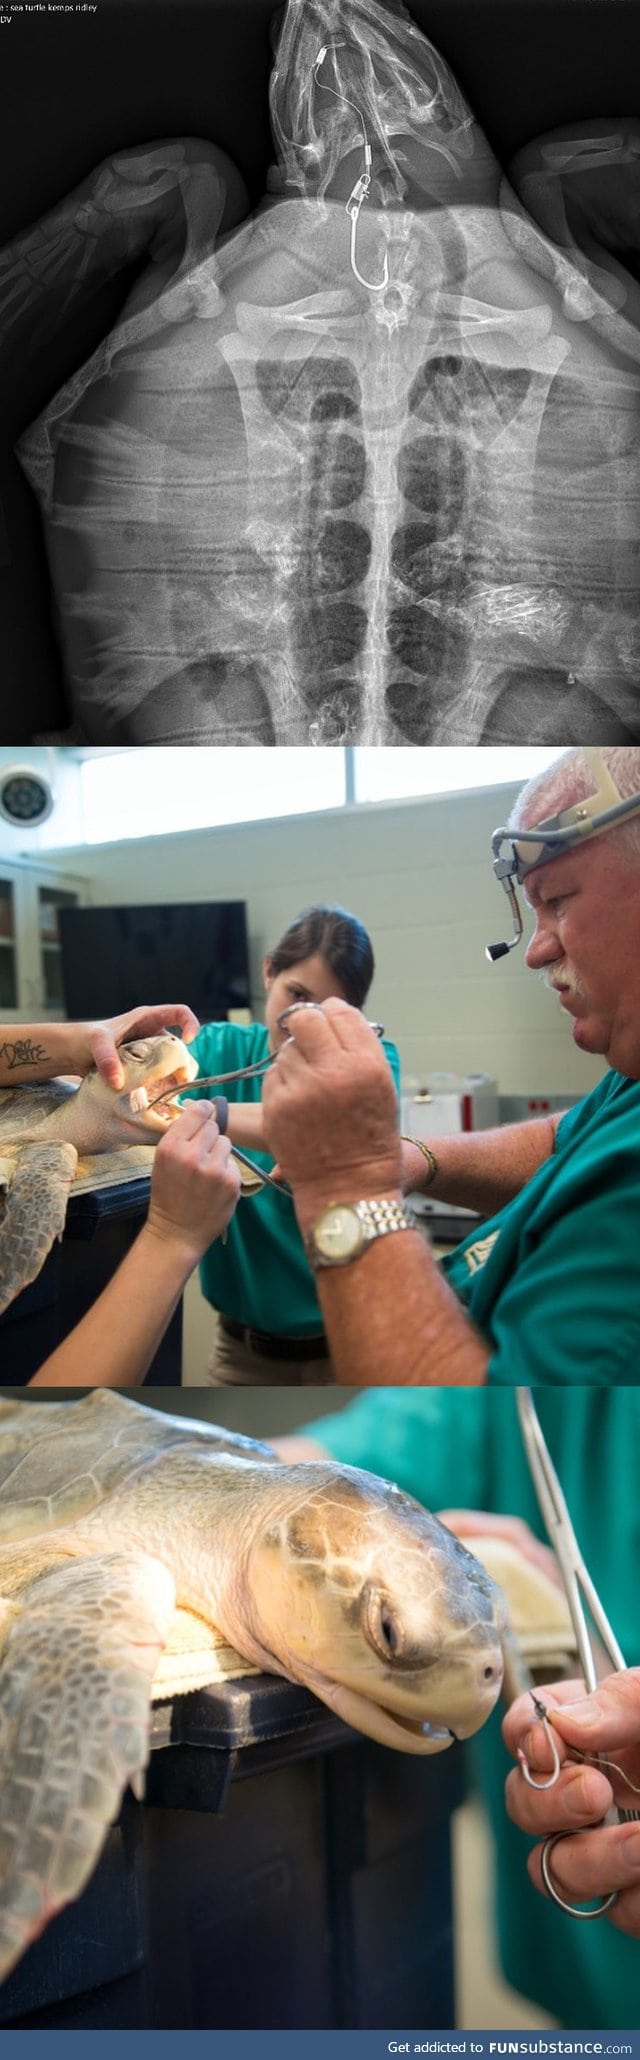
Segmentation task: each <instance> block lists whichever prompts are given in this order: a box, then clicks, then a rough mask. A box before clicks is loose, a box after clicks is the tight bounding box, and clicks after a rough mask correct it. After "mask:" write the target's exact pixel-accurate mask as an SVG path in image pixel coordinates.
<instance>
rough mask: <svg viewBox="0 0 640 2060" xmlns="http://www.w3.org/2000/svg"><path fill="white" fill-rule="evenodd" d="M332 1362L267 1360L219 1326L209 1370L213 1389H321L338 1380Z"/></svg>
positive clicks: (208, 1375) (210, 1383)
mask: <svg viewBox="0 0 640 2060" xmlns="http://www.w3.org/2000/svg"><path fill="white" fill-rule="evenodd" d="M335 1377H336V1376H335V1371H334V1368H333V1364H332V1361H331V1360H330V1359H271V1358H269V1359H266V1358H263V1357H262V1355H261V1353H259V1352H252V1351H251V1350H250V1347H249V1346H248V1345H245V1343H244V1340H243V1339H242V1338H230V1337H229V1335H228V1333H227V1331H224V1330H223V1329H222V1326H221V1324H218V1327H217V1331H216V1342H215V1345H214V1348H213V1352H212V1354H211V1358H210V1360H209V1365H208V1368H207V1382H208V1384H209V1385H210V1386H211V1387H213V1388H227V1387H239V1388H320V1387H326V1386H327V1385H328V1384H332V1383H333V1382H334V1381H335Z"/></svg>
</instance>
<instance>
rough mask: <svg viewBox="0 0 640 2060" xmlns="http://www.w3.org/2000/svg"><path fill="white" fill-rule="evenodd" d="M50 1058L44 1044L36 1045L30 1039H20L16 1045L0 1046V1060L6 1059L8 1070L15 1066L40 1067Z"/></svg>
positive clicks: (10, 1070)
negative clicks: (44, 1060)
mask: <svg viewBox="0 0 640 2060" xmlns="http://www.w3.org/2000/svg"><path fill="white" fill-rule="evenodd" d="M49 1056H50V1054H49V1052H48V1051H47V1049H46V1045H44V1044H34V1043H33V1042H32V1039H31V1038H30V1037H19V1038H18V1039H17V1041H16V1043H15V1044H0V1059H6V1062H7V1070H8V1072H9V1073H12V1072H13V1069H14V1067H15V1066H40V1065H41V1064H42V1061H43V1059H48V1058H49Z"/></svg>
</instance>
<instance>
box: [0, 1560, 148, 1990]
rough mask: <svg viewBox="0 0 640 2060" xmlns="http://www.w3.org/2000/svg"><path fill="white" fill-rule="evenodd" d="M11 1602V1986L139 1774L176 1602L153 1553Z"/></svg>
mask: <svg viewBox="0 0 640 2060" xmlns="http://www.w3.org/2000/svg"><path fill="white" fill-rule="evenodd" d="M17 1585H18V1592H16V1586H15V1584H14V1583H12V1582H11V1581H9V1583H8V1586H9V1589H10V1591H12V1592H10V1593H9V1596H8V1597H7V1599H6V1601H5V1602H4V1605H3V1603H2V1599H1V1598H0V1980H3V1979H4V1978H5V1976H6V1975H7V1974H9V1973H10V1971H11V1968H12V1967H13V1966H15V1963H16V1961H17V1960H19V1958H20V1956H21V1954H22V1953H23V1952H24V1951H25V1949H26V1947H27V1946H28V1945H30V1944H31V1941H32V1940H33V1939H35V1938H37V1937H38V1936H39V1934H40V1932H41V1931H43V1930H44V1927H45V1925H46V1924H47V1923H48V1922H49V1920H50V1918H52V1917H54V1916H55V1914H56V1912H57V1911H58V1910H60V1909H62V1908H63V1907H64V1905H65V1904H66V1903H69V1902H72V1901H73V1899H74V1897H75V1896H77V1895H79V1894H80V1891H81V1889H83V1888H84V1885H85V1882H86V1881H87V1880H88V1878H89V1875H90V1874H91V1872H92V1869H93V1867H94V1865H95V1862H96V1860H97V1858H98V1855H99V1853H100V1850H101V1846H102V1843H103V1839H104V1836H105V1832H106V1830H107V1828H108V1826H109V1824H110V1823H112V1821H113V1819H114V1817H115V1816H116V1815H117V1812H118V1809H119V1806H120V1801H121V1798H122V1795H123V1793H124V1790H125V1788H126V1786H127V1782H131V1784H132V1785H133V1786H134V1787H135V1791H136V1793H138V1794H139V1793H140V1792H141V1783H142V1778H143V1774H144V1768H145V1767H146V1764H147V1759H148V1754H149V1746H148V1732H149V1690H150V1684H151V1680H152V1677H153V1674H154V1671H155V1668H156V1666H157V1663H158V1658H159V1655H160V1652H161V1650H162V1647H163V1645H164V1643H165V1639H166V1636H167V1631H168V1628H169V1624H170V1621H171V1616H172V1610H173V1603H174V1594H175V1589H174V1582H173V1578H172V1576H171V1574H170V1573H169V1572H168V1570H167V1568H166V1567H164V1566H163V1565H162V1564H161V1563H160V1562H159V1561H158V1560H155V1559H151V1558H149V1557H147V1556H146V1554H138V1555H137V1556H135V1557H131V1556H129V1555H127V1556H126V1557H125V1555H124V1554H121V1553H116V1552H114V1553H109V1554H105V1555H104V1557H103V1558H101V1559H89V1560H81V1561H78V1560H77V1559H67V1561H66V1563H65V1564H64V1565H62V1566H61V1565H60V1564H57V1565H56V1566H55V1568H54V1570H53V1571H51V1568H50V1566H48V1567H47V1570H46V1571H45V1572H43V1573H40V1574H39V1575H38V1576H37V1577H36V1578H35V1580H33V1581H32V1583H30V1585H29V1586H28V1588H27V1587H26V1586H25V1585H24V1583H23V1582H22V1581H20V1582H19V1583H18V1584H17Z"/></svg>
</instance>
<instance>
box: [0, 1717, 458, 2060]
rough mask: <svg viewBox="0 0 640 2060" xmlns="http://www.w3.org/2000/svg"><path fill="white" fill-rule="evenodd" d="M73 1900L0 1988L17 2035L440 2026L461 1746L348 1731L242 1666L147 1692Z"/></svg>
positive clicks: (448, 1961)
mask: <svg viewBox="0 0 640 2060" xmlns="http://www.w3.org/2000/svg"><path fill="white" fill-rule="evenodd" d="M153 1742H154V1746H155V1748H156V1749H155V1750H154V1751H153V1752H152V1756H151V1763H150V1768H149V1775H148V1784H147V1801H146V1804H145V1806H144V1807H143V1808H141V1807H140V1806H139V1805H138V1804H136V1803H134V1802H133V1800H132V1799H130V1798H127V1801H126V1803H125V1806H124V1809H123V1811H122V1815H121V1818H120V1822H119V1824H118V1825H117V1826H115V1827H114V1829H113V1830H112V1832H111V1833H110V1837H109V1842H108V1846H107V1849H106V1851H105V1854H104V1856H103V1859H102V1861H101V1863H100V1866H99V1868H98V1869H97V1871H96V1873H95V1875H94V1877H93V1881H92V1882H91V1883H90V1885H89V1888H88V1889H87V1890H86V1892H85V1894H84V1896H83V1897H82V1898H81V1900H80V1901H79V1902H77V1903H76V1904H75V1905H74V1906H73V1907H72V1908H71V1909H69V1910H66V1911H64V1912H63V1913H62V1914H61V1915H60V1916H59V1917H58V1918H57V1919H56V1920H55V1923H53V1924H52V1925H51V1926H50V1927H49V1930H48V1932H46V1933H45V1935H44V1937H43V1938H42V1939H40V1940H38V1942H37V1944H36V1945H34V1946H32V1948H31V1950H30V1952H29V1953H28V1954H27V1955H25V1958H24V1960H23V1961H22V1963H21V1965H20V1966H19V1967H18V1968H16V1970H15V1972H14V1974H13V1975H12V1976H10V1978H9V1980H8V1981H7V1983H6V1984H5V1986H4V1989H3V1990H2V1991H1V1992H0V2023H3V2024H4V2025H11V2026H12V2028H14V2029H25V2028H29V2027H31V2028H35V2027H43V2028H45V2027H54V2026H57V2027H59V2028H64V2029H67V2030H82V2029H91V2028H97V2029H114V2028H121V2029H125V2028H126V2029H134V2030H135V2029H139V2028H144V2027H146V2028H151V2027H152V2028H155V2029H161V2030H165V2029H173V2028H180V2029H184V2030H205V2029H210V2028H211V2029H213V2028H220V2029H222V2028H224V2029H227V2030H230V2029H236V2028H239V2029H243V2028H245V2027H246V2028H249V2029H251V2028H254V2027H255V2028H260V2029H271V2028H278V2029H280V2028H283V2029H290V2030H300V2029H309V2030H311V2029H316V2028H319V2029H325V2028H326V2029H340V2028H347V2029H351V2028H365V2029H366V2028H380V2027H381V2026H384V2025H388V2024H393V2023H398V2022H401V2023H402V2025H403V2026H405V2027H409V2028H411V2027H415V2028H416V2029H419V2028H424V2027H427V2028H431V2027H432V2026H433V2027H440V2028H442V2027H446V2026H450V2025H451V2024H452V2023H453V2008H454V2005H453V1981H452V1922H451V1879H450V1856H449V1825H450V1815H451V1811H452V1809H453V1808H454V1807H455V1805H456V1803H457V1802H458V1801H459V1800H460V1786H461V1765H460V1754H459V1752H458V1751H457V1750H456V1748H455V1747H454V1748H452V1749H451V1750H450V1751H449V1752H448V1753H446V1754H445V1755H444V1756H441V1757H438V1759H437V1761H436V1760H433V1759H425V1760H421V1759H417V1758H413V1757H410V1756H408V1755H407V1756H405V1755H403V1754H398V1753H395V1752H390V1751H388V1750H387V1749H386V1748H384V1747H382V1746H378V1745H374V1744H372V1743H371V1742H370V1741H369V1740H365V1739H362V1738H359V1737H356V1735H355V1734H354V1733H353V1732H352V1731H349V1730H347V1729H346V1728H345V1727H344V1726H343V1725H342V1724H340V1723H338V1722H337V1721H336V1720H335V1719H334V1718H333V1717H332V1716H331V1715H330V1713H329V1711H328V1710H325V1709H324V1707H323V1706H322V1705H321V1704H319V1703H317V1702H316V1700H315V1698H314V1697H312V1696H311V1695H309V1694H308V1693H307V1692H306V1690H303V1689H299V1688H295V1687H293V1686H291V1685H290V1684H289V1683H287V1682H283V1681H279V1680H276V1679H274V1678H272V1677H271V1676H260V1677H248V1678H247V1679H246V1680H244V1681H236V1682H232V1683H225V1684H223V1685H222V1686H221V1687H220V1688H216V1689H214V1690H207V1691H203V1692H199V1693H198V1694H196V1695H193V1696H189V1697H181V1698H178V1699H177V1700H176V1702H175V1703H174V1704H173V1705H171V1704H162V1705H159V1706H158V1708H157V1709H156V1711H155V1713H154V1719H153Z"/></svg>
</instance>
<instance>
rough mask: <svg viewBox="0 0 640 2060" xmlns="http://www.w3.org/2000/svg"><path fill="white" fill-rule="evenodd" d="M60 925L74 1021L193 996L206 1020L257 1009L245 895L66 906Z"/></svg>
mask: <svg viewBox="0 0 640 2060" xmlns="http://www.w3.org/2000/svg"><path fill="white" fill-rule="evenodd" d="M59 923H60V943H61V947H62V981H63V993H64V1001H65V1007H66V1010H67V1015H68V1017H69V1018H70V1020H71V1021H74V1020H76V1019H77V1018H79V1017H86V1016H114V1015H120V1014H121V1012H122V1010H124V1009H132V1008H137V1007H139V1006H140V1003H142V1002H162V1001H184V1002H187V1003H188V1005H189V1007H190V1008H192V1009H194V1011H195V1014H196V1015H197V1016H199V1017H200V1020H201V1022H203V1023H206V1022H221V1021H223V1020H224V1018H225V1017H226V1016H227V1015H228V1013H229V1010H230V1009H246V1008H248V1007H249V998H250V988H249V954H248V949H247V910H246V903H245V902H244V901H204V902H197V901H196V902H177V901H173V902H172V901H167V902H163V903H161V904H160V905H159V906H157V907H156V906H155V905H152V906H151V907H148V908H63V909H60V911H59Z"/></svg>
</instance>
